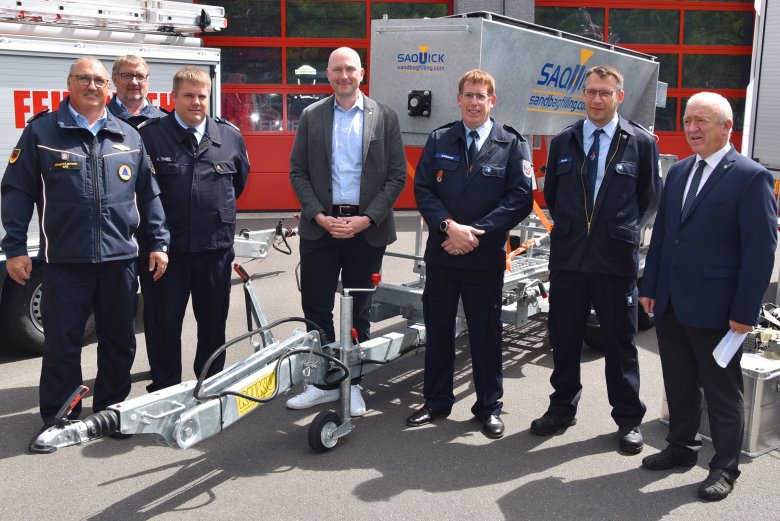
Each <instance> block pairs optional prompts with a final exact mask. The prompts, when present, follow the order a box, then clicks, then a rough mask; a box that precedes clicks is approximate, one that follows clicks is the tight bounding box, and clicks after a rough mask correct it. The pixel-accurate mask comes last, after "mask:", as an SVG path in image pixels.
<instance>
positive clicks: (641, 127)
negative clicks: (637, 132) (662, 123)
mask: <svg viewBox="0 0 780 521" xmlns="http://www.w3.org/2000/svg"><path fill="white" fill-rule="evenodd" d="M628 123H629V124H630V125H633V126H635V127H636V128H639V129H642V130H644V131H645V132H647V134H648V135H650V136H653V133H652V132H650V131H649V130H648V129H646V128H645V127H643V126H642V125H640V124H639V123H637V122H636V121H632V120H630V119H629V120H628Z"/></svg>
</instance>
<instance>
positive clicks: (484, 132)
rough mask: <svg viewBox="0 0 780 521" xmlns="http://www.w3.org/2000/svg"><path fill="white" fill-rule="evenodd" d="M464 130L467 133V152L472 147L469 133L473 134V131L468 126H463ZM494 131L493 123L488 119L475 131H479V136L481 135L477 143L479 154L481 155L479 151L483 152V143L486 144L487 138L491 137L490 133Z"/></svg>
mask: <svg viewBox="0 0 780 521" xmlns="http://www.w3.org/2000/svg"><path fill="white" fill-rule="evenodd" d="M463 129H464V131H465V132H466V150H468V149H469V147H470V146H471V138H470V137H469V132H471V130H472V129H470V128H469V127H467V126H466V124H465V123H464V124H463ZM492 129H493V121H492V120H491V119H490V118H488V120H487V121H485V122H484V123H483V124H482V125H480V126H478V127H477V128H475V129H474V130H476V131H477V134H479V140H478V141H477V154H479V151H480V150H482V143H484V142H485V140H486V139H487V137H488V136H489V135H490V131H491V130H492Z"/></svg>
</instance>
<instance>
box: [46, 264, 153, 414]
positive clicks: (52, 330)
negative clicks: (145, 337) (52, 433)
mask: <svg viewBox="0 0 780 521" xmlns="http://www.w3.org/2000/svg"><path fill="white" fill-rule="evenodd" d="M43 288H44V291H43V299H42V302H41V306H42V307H41V310H42V312H43V327H44V331H45V338H44V343H43V366H42V368H41V382H40V387H39V393H40V404H41V417H42V418H43V422H44V423H45V424H50V423H52V422H53V421H54V420H55V419H56V418H55V415H56V413H57V411H58V410H59V409H60V408H61V407H62V405H63V404H64V403H65V401H66V400H67V399H68V398H69V397H70V395H71V393H73V391H75V390H76V388H77V387H78V386H79V385H81V383H82V381H83V380H82V375H81V348H82V345H83V341H84V328H85V327H86V323H87V319H88V318H89V314H90V312H92V311H94V313H95V325H96V328H97V329H96V333H97V339H98V345H97V363H98V367H97V377H96V378H95V386H94V389H93V390H92V396H93V399H92V408H93V410H94V411H95V412H97V411H102V410H103V409H105V408H106V407H108V406H109V405H113V404H115V403H118V402H121V401H123V400H124V399H125V398H127V395H128V394H129V393H130V369H131V368H132V365H133V359H134V358H135V329H134V325H135V311H136V299H137V297H136V292H137V291H138V282H137V280H136V259H134V258H133V259H128V260H121V261H110V262H101V263H97V264H86V263H72V264H71V263H55V264H44V268H43ZM79 414H81V402H79V404H78V405H77V406H76V408H75V409H74V410H73V413H71V418H78V416H79Z"/></svg>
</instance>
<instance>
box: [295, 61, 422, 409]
mask: <svg viewBox="0 0 780 521" xmlns="http://www.w3.org/2000/svg"><path fill="white" fill-rule="evenodd" d="M327 75H328V81H329V82H330V85H331V87H332V88H333V92H334V94H333V95H332V96H329V97H327V98H325V99H324V100H321V101H318V102H317V103H314V104H313V105H310V106H309V107H306V109H305V110H304V111H303V114H301V119H300V121H299V123H298V131H297V133H296V135H295V142H294V143H293V148H292V153H291V154H290V182H291V183H292V187H293V190H295V195H296V196H297V197H298V201H299V202H300V205H301V222H300V224H299V226H298V234H299V235H300V238H301V241H300V242H301V250H300V251H301V304H302V307H303V313H304V316H305V317H306V318H307V319H309V320H311V321H312V322H314V323H316V324H317V325H319V326H320V327H321V328H322V329H324V330H325V333H326V334H327V336H328V341H329V342H331V341H333V340H335V339H336V337H335V331H334V327H333V304H334V299H335V292H336V286H337V284H338V279H339V273H340V274H341V280H342V284H343V286H344V287H345V288H359V287H370V285H371V274H372V273H375V272H378V271H379V269H380V267H381V265H382V257H383V255H384V252H385V248H386V247H387V245H388V244H390V243H392V242H393V241H395V239H396V235H395V222H394V220H393V204H394V203H395V201H396V199H398V196H399V195H400V194H401V190H403V188H404V184H405V183H406V156H405V155H404V147H403V142H402V141H401V129H400V127H399V125H398V116H397V115H396V114H395V112H393V111H392V110H391V109H390V108H388V107H385V106H384V105H381V104H379V103H377V102H375V101H373V100H372V99H370V98H368V97H366V96H365V95H363V94H362V93H361V92H360V90H359V86H360V82H361V81H362V80H363V76H364V75H365V71H364V70H363V68H362V66H361V63H360V56H359V55H358V53H357V52H355V51H354V50H353V49H350V48H348V47H341V48H339V49H336V50H335V51H333V52H332V53H331V55H330V59H329V60H328V70H327ZM371 295H372V294H371V293H362V292H361V293H356V294H354V295H353V297H354V300H353V303H354V306H353V325H354V327H355V329H356V330H357V333H358V340H360V341H365V340H368V338H369V329H370V322H369V309H370V307H371ZM358 382H359V378H357V379H355V378H353V380H352V400H351V404H352V405H351V410H350V413H351V415H352V416H360V415H362V414H363V413H365V402H364V401H363V397H362V396H361V394H360V389H361V387H360V386H359V385H358ZM338 398H339V391H338V389H337V388H335V386H333V387H332V388H327V387H325V386H321V387H315V386H309V387H307V388H306V390H305V392H304V393H302V394H300V395H298V396H296V397H294V398H291V399H290V400H288V402H287V407H289V408H291V409H305V408H308V407H311V406H313V405H317V404H321V403H326V402H333V401H336V400H338Z"/></svg>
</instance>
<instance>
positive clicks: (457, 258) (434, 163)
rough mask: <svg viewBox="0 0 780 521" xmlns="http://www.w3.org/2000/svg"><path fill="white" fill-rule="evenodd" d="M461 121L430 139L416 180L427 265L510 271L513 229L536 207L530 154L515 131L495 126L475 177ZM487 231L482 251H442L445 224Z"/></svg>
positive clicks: (480, 152) (479, 161)
mask: <svg viewBox="0 0 780 521" xmlns="http://www.w3.org/2000/svg"><path fill="white" fill-rule="evenodd" d="M464 128H465V127H464V126H463V124H462V123H461V122H460V121H458V122H455V123H450V124H448V125H445V126H444V127H441V128H439V129H436V130H434V131H433V132H432V133H431V135H430V136H429V137H428V142H427V143H426V144H425V149H424V150H423V153H422V156H421V157H420V161H419V162H418V163H417V170H416V171H415V175H414V195H415V198H416V199H417V209H418V210H419V211H420V213H421V214H422V216H423V218H424V219H425V222H426V223H427V224H428V230H429V233H428V242H427V244H426V248H425V262H427V263H431V264H441V265H444V266H449V267H454V268H467V269H475V270H483V271H504V270H505V269H506V250H505V244H506V239H507V235H508V233H509V230H511V229H512V228H514V227H515V226H517V224H518V223H519V222H520V221H522V220H523V219H525V218H526V217H527V216H528V214H529V213H531V208H532V207H533V189H532V184H531V176H533V167H532V165H531V154H530V152H529V150H528V145H527V144H526V142H525V139H524V138H523V137H522V136H521V135H520V134H518V133H517V131H516V130H515V129H513V128H512V127H509V126H507V125H504V126H503V127H502V126H500V125H497V124H496V123H495V122H493V128H492V129H491V131H490V135H489V136H488V138H487V139H486V140H485V143H484V144H483V145H482V148H481V149H480V151H479V154H478V155H477V159H476V161H475V162H474V166H473V168H472V170H471V172H469V171H468V167H467V166H466V135H465V134H466V132H465V130H464ZM448 218H451V219H454V220H455V221H456V222H457V223H459V224H466V225H469V226H473V227H474V228H478V229H480V230H484V231H485V234H484V235H480V236H478V237H477V238H478V239H479V246H478V247H477V248H476V249H475V250H474V251H472V252H470V253H468V254H466V255H450V254H448V253H447V252H445V251H444V249H443V248H442V247H441V243H443V242H444V241H445V240H446V239H447V236H446V235H445V234H444V233H442V232H441V231H439V224H440V223H441V221H443V220H445V219H448Z"/></svg>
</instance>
